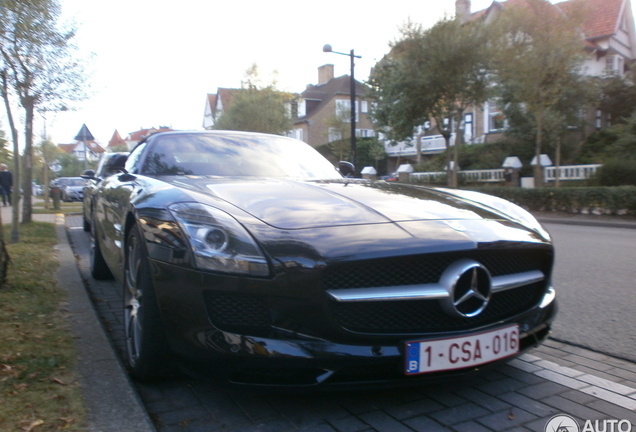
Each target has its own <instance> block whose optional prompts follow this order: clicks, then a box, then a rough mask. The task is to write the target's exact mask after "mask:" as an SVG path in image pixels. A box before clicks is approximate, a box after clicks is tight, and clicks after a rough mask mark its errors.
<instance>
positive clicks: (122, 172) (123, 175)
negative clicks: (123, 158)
mask: <svg viewBox="0 0 636 432" xmlns="http://www.w3.org/2000/svg"><path fill="white" fill-rule="evenodd" d="M136 178H137V176H136V175H134V174H130V173H129V172H128V171H127V170H126V168H120V169H119V177H117V179H118V180H119V181H120V182H129V181H133V180H135V179H136Z"/></svg>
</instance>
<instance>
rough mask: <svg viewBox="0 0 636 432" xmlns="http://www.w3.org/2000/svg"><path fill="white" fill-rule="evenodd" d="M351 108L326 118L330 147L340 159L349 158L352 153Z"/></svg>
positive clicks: (327, 138)
mask: <svg viewBox="0 0 636 432" xmlns="http://www.w3.org/2000/svg"><path fill="white" fill-rule="evenodd" d="M350 121H351V109H350V108H345V109H342V110H341V111H339V112H337V113H334V114H332V115H331V116H329V117H327V118H326V119H325V120H324V124H325V126H327V130H328V132H327V133H328V135H329V136H326V137H325V139H326V140H327V141H329V144H328V146H329V149H330V150H331V151H332V152H333V153H334V154H335V155H336V156H337V157H338V160H339V161H343V160H348V159H349V157H350V155H351V123H350ZM356 168H357V167H356Z"/></svg>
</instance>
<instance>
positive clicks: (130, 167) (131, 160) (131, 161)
mask: <svg viewBox="0 0 636 432" xmlns="http://www.w3.org/2000/svg"><path fill="white" fill-rule="evenodd" d="M146 145H147V144H146V143H143V144H141V145H139V146H137V147H136V148H135V149H134V150H133V151H132V153H130V156H128V160H127V161H126V165H124V167H125V168H126V171H128V172H129V173H131V174H137V173H138V172H139V171H138V170H139V167H138V162H139V158H140V157H141V154H142V153H143V152H144V149H145V148H146Z"/></svg>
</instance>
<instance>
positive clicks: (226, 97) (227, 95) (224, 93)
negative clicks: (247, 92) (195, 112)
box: [212, 87, 240, 109]
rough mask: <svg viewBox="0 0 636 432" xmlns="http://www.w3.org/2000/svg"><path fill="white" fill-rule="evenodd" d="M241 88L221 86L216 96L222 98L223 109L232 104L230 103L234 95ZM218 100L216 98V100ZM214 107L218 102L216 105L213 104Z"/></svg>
mask: <svg viewBox="0 0 636 432" xmlns="http://www.w3.org/2000/svg"><path fill="white" fill-rule="evenodd" d="M239 90H240V89H235V88H221V87H219V88H218V89H217V93H216V98H217V99H220V100H221V106H222V107H223V109H227V107H229V106H230V103H231V102H232V97H233V96H234V95H235V94H236V93H237V92H238V91H239ZM215 102H216V100H215ZM212 108H213V109H214V108H216V103H215V105H212Z"/></svg>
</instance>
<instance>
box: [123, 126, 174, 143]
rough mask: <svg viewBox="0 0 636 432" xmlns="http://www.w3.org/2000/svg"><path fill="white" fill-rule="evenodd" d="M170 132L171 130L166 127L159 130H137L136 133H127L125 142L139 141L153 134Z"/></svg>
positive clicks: (160, 127)
mask: <svg viewBox="0 0 636 432" xmlns="http://www.w3.org/2000/svg"><path fill="white" fill-rule="evenodd" d="M171 130H172V129H171V128H169V127H167V126H159V128H154V127H152V128H149V129H139V130H138V131H135V132H130V133H128V136H127V137H126V141H141V140H142V139H144V138H147V137H149V136H150V135H152V134H153V133H157V132H167V131H171Z"/></svg>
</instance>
